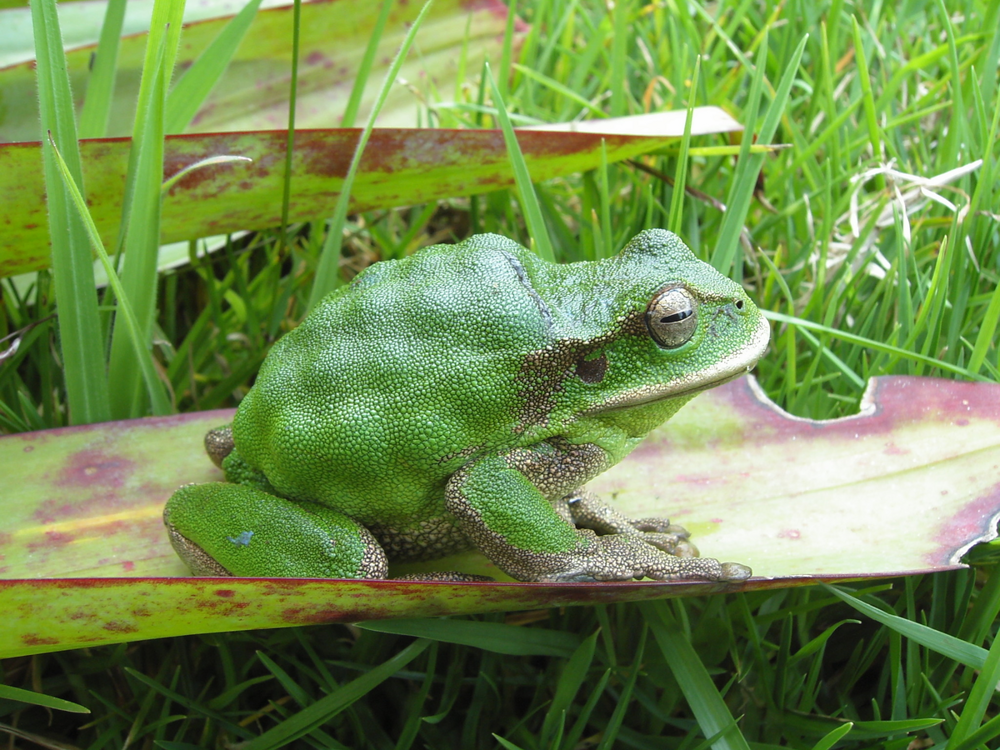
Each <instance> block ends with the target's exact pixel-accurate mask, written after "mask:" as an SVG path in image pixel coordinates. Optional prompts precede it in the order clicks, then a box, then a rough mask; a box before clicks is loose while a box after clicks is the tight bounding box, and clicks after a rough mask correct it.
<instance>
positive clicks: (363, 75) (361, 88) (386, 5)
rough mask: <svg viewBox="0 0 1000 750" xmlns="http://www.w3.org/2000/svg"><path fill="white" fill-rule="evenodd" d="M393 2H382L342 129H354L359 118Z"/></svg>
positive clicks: (345, 109)
mask: <svg viewBox="0 0 1000 750" xmlns="http://www.w3.org/2000/svg"><path fill="white" fill-rule="evenodd" d="M392 2H393V0H382V9H381V10H380V11H379V14H378V20H376V21H375V26H374V28H373V29H372V33H371V36H369V37H368V46H367V47H365V55H364V57H362V58H361V65H360V66H358V75H357V77H356V78H355V79H354V86H352V87H351V96H350V98H348V100H347V107H345V108H344V116H343V118H342V119H341V121H340V126H341V127H342V128H353V127H354V121H355V120H356V119H357V118H358V109H360V107H361V97H362V96H364V93H365V86H367V85H368V79H369V78H370V77H371V74H372V67H373V66H374V65H375V55H376V54H377V53H378V45H379V42H381V41H382V34H384V33H385V25H386V24H387V23H388V22H389V12H390V11H391V10H392Z"/></svg>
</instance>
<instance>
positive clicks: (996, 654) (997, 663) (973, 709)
mask: <svg viewBox="0 0 1000 750" xmlns="http://www.w3.org/2000/svg"><path fill="white" fill-rule="evenodd" d="M998 682H1000V638H994V639H993V645H992V646H990V650H989V653H988V654H987V656H986V663H985V664H984V665H983V668H982V671H981V672H980V673H979V674H978V675H977V676H976V682H975V684H974V685H973V686H972V690H971V691H970V692H969V697H968V698H967V699H966V701H965V707H964V708H963V709H962V714H961V715H960V716H959V717H958V724H956V725H955V730H954V731H953V732H952V735H951V738H950V739H949V741H948V750H957V748H958V747H959V746H961V745H966V746H967V747H970V748H971V747H973V745H972V744H971V743H969V742H968V741H969V739H970V738H972V737H973V735H974V734H976V732H977V728H979V727H980V724H981V723H982V721H983V716H985V715H986V709H987V708H989V705H990V701H991V700H992V699H993V694H994V693H995V692H996V687H997V683H998ZM985 729H986V727H982V728H981V729H979V731H980V732H981V731H982V730H985ZM986 731H987V732H992V734H991V735H990V737H988V738H987V737H980V738H978V743H977V744H981V743H984V742H985V741H986V740H987V739H992V738H993V737H995V736H996V735H997V734H1000V726H997V724H996V723H994V724H993V725H992V727H991V728H990V729H989V730H986Z"/></svg>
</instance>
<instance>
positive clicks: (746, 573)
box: [722, 562, 753, 581]
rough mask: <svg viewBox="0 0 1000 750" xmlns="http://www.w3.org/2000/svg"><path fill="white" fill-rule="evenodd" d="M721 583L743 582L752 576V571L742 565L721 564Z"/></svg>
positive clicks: (732, 563)
mask: <svg viewBox="0 0 1000 750" xmlns="http://www.w3.org/2000/svg"><path fill="white" fill-rule="evenodd" d="M722 575H723V578H722V580H723V581H745V580H747V579H748V578H750V576H752V575H753V571H752V570H751V569H750V568H749V567H748V566H746V565H743V564H742V563H734V562H724V563H722Z"/></svg>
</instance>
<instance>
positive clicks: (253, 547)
mask: <svg viewBox="0 0 1000 750" xmlns="http://www.w3.org/2000/svg"><path fill="white" fill-rule="evenodd" d="M163 521H164V523H165V524H166V527H167V531H168V533H169V535H170V541H171V542H172V544H173V545H174V549H175V550H177V554H178V555H180V557H181V559H183V560H184V562H185V563H187V565H188V567H189V568H191V571H192V572H193V573H194V574H195V575H207V576H215V575H223V576H225V575H232V576H254V577H256V576H267V577H270V576H276V577H303V578H385V576H386V571H387V568H388V563H387V560H386V556H385V552H383V551H382V548H381V547H380V546H379V545H378V542H376V541H375V538H374V537H373V536H372V535H371V534H370V533H369V532H368V530H367V529H366V528H365V527H363V526H361V525H360V524H358V523H357V522H356V521H353V520H351V519H350V518H348V517H347V516H345V515H344V514H342V513H338V512H337V511H334V510H331V509H330V508H327V507H325V506H322V505H318V504H316V503H299V502H295V503H293V502H291V501H289V500H286V499H284V498H281V497H277V496H275V495H271V494H268V493H266V492H262V491H261V490H258V489H255V488H253V487H246V486H243V485H238V484H230V483H224V482H217V483H213V484H192V485H188V486H186V487H182V488H181V489H179V490H177V492H175V493H174V495H173V497H171V498H170V500H168V501H167V505H166V508H164V510H163Z"/></svg>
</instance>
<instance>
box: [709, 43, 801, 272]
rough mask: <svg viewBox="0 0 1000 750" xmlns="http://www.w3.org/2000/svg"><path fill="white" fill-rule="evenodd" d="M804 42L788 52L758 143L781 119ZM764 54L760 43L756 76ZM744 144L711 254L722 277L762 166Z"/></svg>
mask: <svg viewBox="0 0 1000 750" xmlns="http://www.w3.org/2000/svg"><path fill="white" fill-rule="evenodd" d="M807 41H809V36H808V35H806V36H804V37H802V40H801V41H800V42H799V46H798V47H796V48H795V52H793V53H792V57H791V59H790V60H789V62H788V66H787V67H786V68H785V73H784V75H782V76H781V81H780V82H779V83H778V88H777V90H776V91H775V93H774V100H773V101H772V102H771V106H769V107H768V108H767V113H766V114H765V115H764V124H763V125H762V126H761V128H760V132H759V133H757V137H758V139H759V141H760V142H761V143H770V142H771V139H772V138H774V134H775V132H777V130H778V123H780V122H781V116H782V115H783V114H784V112H785V105H786V104H787V103H788V97H789V95H790V94H791V91H792V84H793V83H794V82H795V76H796V74H797V73H798V70H799V61H801V60H802V54H803V53H804V52H805V50H806V42H807ZM766 54H767V52H766V47H764V45H763V44H762V45H761V50H760V52H759V57H758V58H757V60H758V73H759V69H760V68H763V67H764V65H765V62H766ZM754 84H755V85H756V84H757V80H756V79H754ZM746 126H747V128H748V129H752V128H753V127H754V122H753V121H752V120H747V122H746ZM743 137H744V138H745V139H749V140H751V141H752V140H753V133H752V132H751V133H746V134H744V136H743ZM744 143H745V142H744ZM745 145H746V146H747V149H746V151H743V150H742V149H741V151H740V159H739V163H738V164H737V166H736V174H735V175H734V176H733V185H732V189H731V190H730V193H729V199H728V200H727V201H726V217H725V218H724V219H723V222H722V228H721V229H720V230H719V243H718V244H717V245H716V246H715V252H714V253H713V254H712V265H713V266H715V268H716V269H718V270H719V271H720V272H721V273H724V274H728V272H729V269H730V268H731V267H732V265H733V262H734V261H735V259H736V249H737V247H738V246H739V239H740V232H741V231H742V229H743V221H744V220H745V219H746V216H747V211H748V210H749V209H750V200H751V198H753V186H754V185H756V184H757V175H758V174H760V170H761V167H763V166H764V154H751V153H749V151H750V148H749V144H746V143H745Z"/></svg>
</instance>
